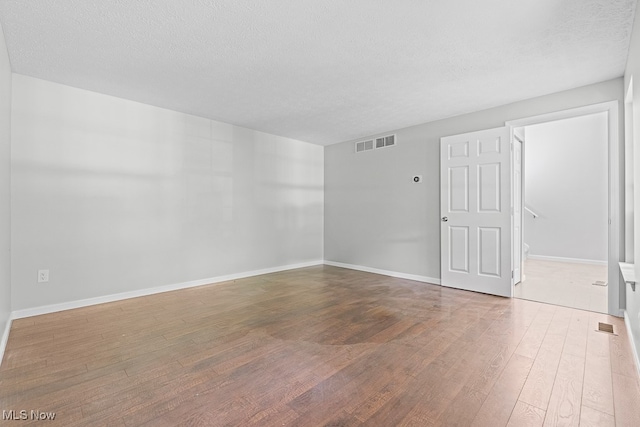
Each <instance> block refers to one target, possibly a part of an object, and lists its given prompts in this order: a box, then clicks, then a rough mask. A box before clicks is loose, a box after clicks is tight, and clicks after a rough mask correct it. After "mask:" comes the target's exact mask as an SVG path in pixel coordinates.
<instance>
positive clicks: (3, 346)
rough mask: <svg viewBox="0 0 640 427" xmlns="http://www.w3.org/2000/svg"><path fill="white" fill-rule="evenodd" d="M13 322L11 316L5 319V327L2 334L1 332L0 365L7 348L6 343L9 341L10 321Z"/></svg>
mask: <svg viewBox="0 0 640 427" xmlns="http://www.w3.org/2000/svg"><path fill="white" fill-rule="evenodd" d="M12 320H13V318H12V316H11V315H9V318H8V319H7V326H5V328H4V332H2V340H1V341H0V364H2V361H3V360H4V350H5V349H6V348H7V342H8V341H9V332H10V331H11V321H12Z"/></svg>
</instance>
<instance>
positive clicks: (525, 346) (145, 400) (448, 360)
mask: <svg viewBox="0 0 640 427" xmlns="http://www.w3.org/2000/svg"><path fill="white" fill-rule="evenodd" d="M599 321H600V322H607V323H611V324H613V325H614V332H615V334H616V335H611V334H605V333H602V332H596V329H597V322H599ZM639 402H640V387H639V385H638V376H637V373H636V368H635V365H634V362H633V357H632V353H631V349H630V347H629V344H628V338H627V335H626V329H625V327H624V322H623V321H622V320H621V319H618V318H613V317H609V316H606V315H603V314H598V313H592V312H587V311H581V310H576V309H570V308H565V307H558V306H552V305H546V304H541V303H537V302H532V301H526V300H519V299H506V298H499V297H492V296H488V295H483V294H477V293H472V292H465V291H458V290H454V289H448V288H441V287H440V286H434V285H428V284H424V283H419V282H413V281H409V280H403V279H396V278H391V277H386V276H379V275H375V274H369V273H363V272H357V271H351V270H346V269H341V268H336V267H328V266H318V267H310V268H304V269H299V270H292V271H288V272H282V273H275V274H269V275H264V276H258V277H254V278H249V279H243V280H237V281H234V282H226V283H223V284H217V285H211V286H202V287H198V288H192V289H186V290H180V291H175V292H169V293H163V294H157V295H153V296H148V297H142V298H136V299H130V300H126V301H120V302H114V303H110V304H103V305H99V306H92V307H87V308H82V309H76V310H70V311H65V312H60V313H54V314H49V315H44V316H38V317H31V318H26V319H19V320H15V321H14V323H13V326H12V329H11V334H10V337H9V342H8V345H7V350H6V353H5V356H4V361H3V363H2V366H1V367H0V410H3V411H5V412H4V414H5V415H7V414H8V413H9V411H11V410H14V411H16V413H15V414H16V416H19V411H20V410H26V411H31V410H37V411H41V412H55V413H56V418H55V420H54V421H40V422H36V421H32V420H26V421H22V422H21V423H19V424H20V425H29V424H35V423H41V424H42V425H52V426H53V425H63V426H85V425H91V426H94V425H96V426H100V425H104V426H178V425H185V426H198V425H203V426H235V425H238V426H252V425H257V426H359V425H367V426H396V425H404V426H439V425H452V426H466V425H473V426H492V427H493V426H507V425H508V426H550V425H575V426H577V425H582V426H609V425H611V426H614V425H616V426H639V425H640V404H639ZM29 414H30V413H29ZM0 422H3V423H7V424H10V425H14V424H16V423H15V422H12V421H6V420H5V421H2V420H0Z"/></svg>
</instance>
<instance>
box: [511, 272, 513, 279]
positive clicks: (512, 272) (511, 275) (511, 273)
mask: <svg viewBox="0 0 640 427" xmlns="http://www.w3.org/2000/svg"><path fill="white" fill-rule="evenodd" d="M511 278H512V279H513V270H511Z"/></svg>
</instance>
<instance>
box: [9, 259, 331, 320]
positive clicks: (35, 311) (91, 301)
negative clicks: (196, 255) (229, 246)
mask: <svg viewBox="0 0 640 427" xmlns="http://www.w3.org/2000/svg"><path fill="white" fill-rule="evenodd" d="M322 264H323V261H320V260H319V261H309V262H303V263H299V264H290V265H283V266H279V267H271V268H265V269H262V270H254V271H246V272H243V273H236V274H229V275H226V276H218V277H210V278H208V279H200V280H192V281H189V282H183V283H176V284H173V285H165V286H158V287H154V288H147V289H140V290H136V291H131V292H122V293H118V294H112V295H104V296H100V297H95V298H87V299H82V300H75V301H69V302H63V303H60V304H51V305H43V306H40V307H33V308H25V309H22V310H15V311H14V312H13V316H12V317H13V319H21V318H23V317H31V316H39V315H41V314H49V313H56V312H58V311H64V310H71V309H74V308H81V307H88V306H90V305H97V304H104V303H107V302H114V301H121V300H124V299H129V298H137V297H142V296H146V295H153V294H159V293H162V292H169V291H176V290H179V289H186V288H193V287H196V286H203V285H211V284H215V283H221V282H228V281H230V280H238V279H244V278H246V277H252V276H260V275H262V274H269V273H277V272H279V271H286V270H293V269H296V268H304V267H311V266H314V265H322Z"/></svg>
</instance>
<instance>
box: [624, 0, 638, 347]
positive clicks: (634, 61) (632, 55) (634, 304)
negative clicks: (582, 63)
mask: <svg viewBox="0 0 640 427" xmlns="http://www.w3.org/2000/svg"><path fill="white" fill-rule="evenodd" d="M632 77H633V80H634V84H633V95H632V98H633V118H632V126H633V142H632V145H633V176H634V184H633V195H634V206H633V217H634V221H633V228H634V231H633V232H634V239H633V240H634V250H633V252H634V263H635V273H636V277H640V167H638V165H640V90H639V89H640V7H636V16H635V24H634V26H633V32H632V34H631V43H630V45H629V58H628V60H627V68H626V70H625V74H624V90H625V93H627V90H628V88H629V84H630V82H631V78H632ZM626 303H627V316H628V320H629V323H630V325H631V330H632V336H633V339H634V341H635V344H636V351H637V352H638V353H640V288H636V291H635V292H633V291H632V290H631V287H630V286H629V285H626Z"/></svg>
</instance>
